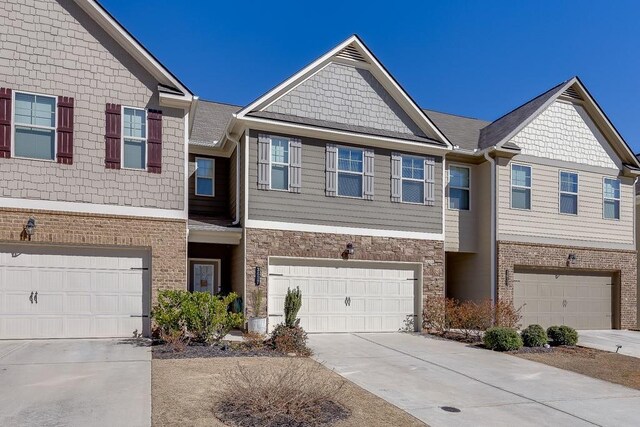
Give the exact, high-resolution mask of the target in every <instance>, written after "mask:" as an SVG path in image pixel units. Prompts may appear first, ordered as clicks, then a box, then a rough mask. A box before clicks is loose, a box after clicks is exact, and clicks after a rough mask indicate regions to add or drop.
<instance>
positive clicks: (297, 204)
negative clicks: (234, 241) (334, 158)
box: [248, 131, 443, 233]
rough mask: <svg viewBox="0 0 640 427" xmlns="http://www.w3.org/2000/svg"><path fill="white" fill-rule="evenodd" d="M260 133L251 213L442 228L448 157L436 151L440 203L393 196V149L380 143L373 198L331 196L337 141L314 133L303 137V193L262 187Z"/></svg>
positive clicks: (252, 166) (252, 141) (252, 161)
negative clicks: (329, 167)
mask: <svg viewBox="0 0 640 427" xmlns="http://www.w3.org/2000/svg"><path fill="white" fill-rule="evenodd" d="M258 133H259V132H257V131H251V132H250V138H249V153H248V154H249V183H248V187H249V212H248V213H249V216H248V218H249V219H253V220H264V221H278V222H290V223H302V224H318V225H327V226H342V227H356V228H371V229H381V230H396V231H409V232H421V233H442V200H443V198H442V158H440V157H436V165H435V191H436V199H435V205H434V206H426V205H418V204H407V203H392V202H391V151H390V150H384V149H379V148H376V149H375V160H374V162H375V166H374V167H375V182H374V189H375V190H374V198H373V200H364V199H354V198H345V197H327V196H326V195H325V147H326V144H328V143H332V142H331V141H325V140H319V139H313V138H302V189H301V191H300V193H299V194H295V193H289V192H285V191H274V190H259V189H258V184H257V183H258V176H257V174H258V169H257V156H258V147H257V144H258ZM284 136H286V135H284ZM340 145H347V144H340Z"/></svg>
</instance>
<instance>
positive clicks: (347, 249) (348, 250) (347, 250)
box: [342, 242, 356, 259]
mask: <svg viewBox="0 0 640 427" xmlns="http://www.w3.org/2000/svg"><path fill="white" fill-rule="evenodd" d="M355 251H356V248H355V247H354V246H353V243H351V242H349V243H347V246H346V247H345V249H344V251H342V258H344V259H349V257H350V256H351V255H353V254H354V253H355Z"/></svg>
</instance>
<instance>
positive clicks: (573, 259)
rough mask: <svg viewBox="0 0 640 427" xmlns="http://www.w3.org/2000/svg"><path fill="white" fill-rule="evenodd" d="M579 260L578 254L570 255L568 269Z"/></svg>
mask: <svg viewBox="0 0 640 427" xmlns="http://www.w3.org/2000/svg"><path fill="white" fill-rule="evenodd" d="M577 259H578V258H576V254H569V256H568V257H567V267H569V266H571V265H573V264H574V263H575V262H576V260H577Z"/></svg>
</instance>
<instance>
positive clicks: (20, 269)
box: [0, 246, 149, 339]
mask: <svg viewBox="0 0 640 427" xmlns="http://www.w3.org/2000/svg"><path fill="white" fill-rule="evenodd" d="M146 258H147V256H146V253H145V252H144V251H133V250H122V249H98V248H82V249H73V248H61V247H39V246H0V338H2V339H7V338H90V337H130V336H132V335H133V333H134V331H137V332H138V333H143V327H144V329H145V330H144V332H147V331H146V326H147V325H146V323H147V322H146V320H147V319H145V318H144V317H143V315H147V314H148V303H147V301H148V300H149V298H148V294H147V292H148V291H147V287H146V286H145V283H147V282H148V271H147V270H145V267H147V265H146V263H145V260H146Z"/></svg>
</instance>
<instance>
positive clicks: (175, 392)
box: [152, 357, 425, 427]
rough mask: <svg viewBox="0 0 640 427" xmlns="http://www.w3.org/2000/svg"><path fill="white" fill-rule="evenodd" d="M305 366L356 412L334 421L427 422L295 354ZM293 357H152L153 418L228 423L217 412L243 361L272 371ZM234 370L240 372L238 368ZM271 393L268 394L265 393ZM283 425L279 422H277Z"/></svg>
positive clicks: (341, 425) (247, 368)
mask: <svg viewBox="0 0 640 427" xmlns="http://www.w3.org/2000/svg"><path fill="white" fill-rule="evenodd" d="M294 362H295V363H299V364H300V367H301V369H305V370H306V372H308V373H309V375H314V376H316V378H315V379H314V381H320V382H321V383H324V384H326V389H325V392H327V391H330V390H337V391H338V393H337V395H336V398H335V401H336V402H335V403H336V404H338V405H340V406H341V407H342V408H344V409H345V410H346V411H348V413H349V414H350V415H349V416H348V417H347V418H344V419H334V420H333V424H331V425H332V426H336V427H347V426H353V427H356V426H358V427H360V426H372V427H375V426H424V425H425V424H424V423H422V422H420V421H419V420H417V419H415V418H413V417H412V416H411V415H409V414H407V413H406V412H404V411H402V410H400V409H399V408H397V407H395V406H393V405H391V404H389V403H388V402H386V401H384V400H382V399H380V398H379V397H377V396H375V395H373V394H371V393H369V392H367V391H366V390H363V389H362V388H360V387H358V386H356V385H355V384H353V383H351V382H349V381H345V380H343V379H342V377H340V376H339V375H338V374H336V373H334V372H332V371H330V370H328V369H326V368H325V367H324V366H322V365H320V364H318V363H317V362H315V361H314V360H312V359H295V360H294ZM291 363H292V360H291V359H290V358H263V357H252V358H243V357H242V358H240V357H239V358H235V357H227V358H208V359H167V360H158V359H154V360H153V361H152V421H153V425H154V426H182V425H188V426H224V425H232V424H225V423H224V422H222V421H221V420H220V419H218V418H217V417H216V412H217V411H218V409H219V405H220V404H221V402H222V401H223V399H224V397H225V394H226V393H228V392H229V393H231V394H233V393H234V390H235V389H236V386H237V385H238V378H237V375H238V374H237V372H238V371H237V367H238V364H240V365H241V366H242V367H243V369H244V372H245V373H249V378H251V372H254V370H259V371H262V372H265V373H267V372H272V371H275V370H282V369H285V368H287V367H288V366H290V364H291ZM233 372H236V374H234V373H233ZM263 397H264V398H265V399H267V396H263ZM276 425H277V424H276Z"/></svg>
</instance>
